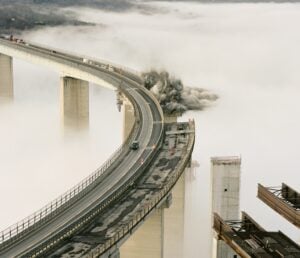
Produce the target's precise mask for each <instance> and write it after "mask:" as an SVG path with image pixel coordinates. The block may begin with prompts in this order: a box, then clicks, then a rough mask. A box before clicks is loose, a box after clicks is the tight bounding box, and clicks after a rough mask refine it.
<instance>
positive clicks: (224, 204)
mask: <svg viewBox="0 0 300 258" xmlns="http://www.w3.org/2000/svg"><path fill="white" fill-rule="evenodd" d="M240 174H241V159H240V158H239V157H214V158H211V180H212V212H216V213H218V214H219V215H220V216H221V217H222V218H223V219H224V220H238V219H239V216H240V206H239V203H240ZM213 234H214V233H213ZM212 257H213V258H215V257H216V258H236V257H239V256H237V254H236V253H235V252H234V251H233V250H232V249H231V248H230V247H229V246H228V245H227V244H226V243H225V242H223V241H220V240H217V236H215V237H214V239H213V255H212Z"/></svg>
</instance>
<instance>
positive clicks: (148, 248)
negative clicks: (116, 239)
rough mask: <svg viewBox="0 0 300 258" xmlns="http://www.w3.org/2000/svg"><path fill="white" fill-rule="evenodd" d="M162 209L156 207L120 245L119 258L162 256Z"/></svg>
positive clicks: (155, 257) (153, 257)
mask: <svg viewBox="0 0 300 258" xmlns="http://www.w3.org/2000/svg"><path fill="white" fill-rule="evenodd" d="M163 223H164V209H163V208H158V209H156V210H155V211H154V212H153V213H152V214H151V216H150V217H149V218H147V220H146V221H145V223H144V224H143V225H142V226H141V227H140V228H138V229H137V231H135V232H134V233H133V235H132V236H131V237H130V238H129V239H128V240H127V241H126V242H125V243H124V244H123V245H122V246H121V248H120V252H121V258H163V228H164V225H163Z"/></svg>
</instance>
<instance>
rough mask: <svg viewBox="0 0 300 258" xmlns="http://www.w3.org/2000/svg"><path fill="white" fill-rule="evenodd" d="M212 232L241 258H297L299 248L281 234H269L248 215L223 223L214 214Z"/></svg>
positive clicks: (243, 214)
mask: <svg viewBox="0 0 300 258" xmlns="http://www.w3.org/2000/svg"><path fill="white" fill-rule="evenodd" d="M213 228H214V230H215V231H216V232H217V234H218V236H219V238H220V239H222V240H223V241H225V242H226V243H227V244H228V245H229V246H230V247H231V248H232V249H233V250H234V251H235V252H236V253H237V254H238V255H239V256H241V257H242V258H252V257H253V258H277V257H278V258H282V257H286V258H298V257H300V247H299V245H297V244H296V243H295V242H293V241H292V240H291V239H290V238H288V237H287V236H286V235H284V234H283V233H282V232H280V231H278V232H269V231H266V230H265V229H264V228H262V227H261V226H260V225H258V223H257V222H255V221H254V220H253V219H252V218H251V217H250V216H249V215H248V214H246V213H245V212H243V213H242V220H240V221H224V220H223V219H222V218H221V217H220V216H219V215H218V214H216V213H214V224H213Z"/></svg>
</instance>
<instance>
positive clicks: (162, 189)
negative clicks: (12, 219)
mask: <svg viewBox="0 0 300 258" xmlns="http://www.w3.org/2000/svg"><path fill="white" fill-rule="evenodd" d="M165 129H166V130H165V131H166V134H165V135H166V137H165V139H164V144H163V147H162V148H161V150H160V152H159V154H158V156H157V157H156V159H155V160H154V162H153V163H152V164H151V166H150V167H149V168H148V169H147V170H146V172H145V173H144V175H143V176H141V178H140V179H139V180H138V182H137V183H136V184H135V186H134V187H133V188H132V189H130V190H129V191H128V192H127V193H126V194H125V195H123V196H122V197H121V198H120V199H119V200H118V201H116V202H114V203H112V204H111V205H110V206H109V207H108V208H107V209H106V210H105V211H104V212H102V213H101V214H99V216H97V219H95V220H94V221H93V222H92V223H90V224H89V225H88V226H87V227H85V228H84V229H83V230H82V231H80V232H79V233H77V234H75V235H74V236H72V237H70V238H69V239H67V240H66V241H64V242H63V243H61V244H60V245H59V246H58V247H56V248H54V249H52V250H51V251H50V252H48V253H47V254H46V256H47V257H74V258H77V257H82V256H88V255H90V256H91V255H92V254H94V255H95V256H94V257H98V255H101V254H103V253H104V252H105V251H107V250H108V249H109V248H111V247H112V246H114V245H115V244H116V243H119V242H122V240H124V238H126V236H128V235H129V234H130V233H131V231H132V230H134V229H135V228H136V227H137V226H138V224H139V223H140V222H141V221H142V220H143V218H144V217H146V216H147V215H148V214H149V213H151V211H152V210H153V209H155V207H156V206H157V205H158V204H159V202H160V200H161V199H162V198H164V197H165V196H166V195H167V194H168V193H169V191H170V189H171V188H172V187H173V185H174V184H175V183H176V181H177V179H178V178H179V177H180V175H181V173H182V172H183V170H184V168H185V166H186V164H187V162H188V161H189V159H190V155H191V148H192V146H193V143H194V133H192V132H194V128H193V126H191V127H190V126H189V124H187V123H185V124H184V129H190V130H189V133H187V134H185V133H181V134H177V133H176V134H170V133H171V132H174V131H176V130H177V124H169V125H166V127H165Z"/></svg>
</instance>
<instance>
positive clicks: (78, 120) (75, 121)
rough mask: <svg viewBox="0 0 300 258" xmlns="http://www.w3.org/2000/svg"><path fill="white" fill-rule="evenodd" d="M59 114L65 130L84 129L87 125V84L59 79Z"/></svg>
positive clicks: (69, 79)
mask: <svg viewBox="0 0 300 258" xmlns="http://www.w3.org/2000/svg"><path fill="white" fill-rule="evenodd" d="M60 90H61V113H62V120H63V125H64V126H65V127H67V128H71V129H72V128H73V129H84V128H87V127H88V125H89V83H88V82H87V81H83V80H79V79H75V78H72V77H67V76H65V77H61V89H60Z"/></svg>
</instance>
